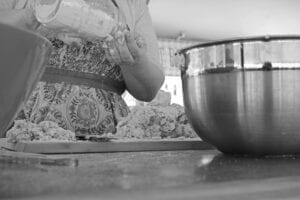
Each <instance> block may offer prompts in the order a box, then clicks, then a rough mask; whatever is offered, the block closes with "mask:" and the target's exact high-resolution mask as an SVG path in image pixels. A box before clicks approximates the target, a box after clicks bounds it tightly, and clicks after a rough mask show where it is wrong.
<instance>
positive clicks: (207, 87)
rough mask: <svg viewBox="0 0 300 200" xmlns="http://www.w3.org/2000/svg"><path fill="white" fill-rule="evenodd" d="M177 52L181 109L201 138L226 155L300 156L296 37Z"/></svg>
mask: <svg viewBox="0 0 300 200" xmlns="http://www.w3.org/2000/svg"><path fill="white" fill-rule="evenodd" d="M179 53H180V54H181V55H183V56H184V62H183V64H182V65H181V79H182V85H183V96H184V105H185V110H186V113H187V116H188V119H189V120H190V122H191V124H192V126H193V127H194V129H195V130H196V132H197V134H198V135H199V136H200V137H201V138H202V139H203V140H205V141H207V142H209V143H211V144H212V145H214V146H216V147H217V148H218V149H219V150H220V151H222V152H224V153H230V154H254V155H282V154H300V36H269V37H250V38H238V39H230V40H223V41H217V42H209V43H205V44H199V45H196V46H193V47H189V48H186V49H183V50H181V51H180V52H179Z"/></svg>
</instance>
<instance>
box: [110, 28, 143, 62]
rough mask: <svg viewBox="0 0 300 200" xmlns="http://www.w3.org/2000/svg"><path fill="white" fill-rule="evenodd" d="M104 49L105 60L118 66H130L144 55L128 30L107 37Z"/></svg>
mask: <svg viewBox="0 0 300 200" xmlns="http://www.w3.org/2000/svg"><path fill="white" fill-rule="evenodd" d="M104 47H105V50H106V56H107V59H108V60H109V61H110V62H112V63H115V64H119V65H121V64H125V65H132V64H134V63H136V62H138V61H139V59H140V58H141V57H143V56H144V55H145V51H144V49H142V48H140V47H138V45H137V43H136V41H135V39H134V37H133V35H132V34H131V33H130V32H129V31H128V30H125V31H124V32H121V31H119V32H118V33H116V34H114V36H109V37H108V38H107V39H106V42H105V46H104Z"/></svg>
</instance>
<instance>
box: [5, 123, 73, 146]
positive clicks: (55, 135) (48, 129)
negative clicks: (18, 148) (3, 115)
mask: <svg viewBox="0 0 300 200" xmlns="http://www.w3.org/2000/svg"><path fill="white" fill-rule="evenodd" d="M6 137H7V138H8V142H11V143H16V142H20V141H57V140H61V141H75V140H76V136H75V133H74V132H72V131H69V130H65V129H63V128H61V127H59V126H58V124H57V123H55V122H52V121H43V122H40V123H39V124H34V123H31V122H28V121H25V120H16V121H15V124H14V126H13V127H12V128H11V129H10V130H9V131H7V134H6Z"/></svg>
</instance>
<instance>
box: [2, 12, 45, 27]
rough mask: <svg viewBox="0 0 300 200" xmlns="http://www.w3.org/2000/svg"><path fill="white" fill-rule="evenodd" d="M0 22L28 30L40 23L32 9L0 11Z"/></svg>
mask: <svg viewBox="0 0 300 200" xmlns="http://www.w3.org/2000/svg"><path fill="white" fill-rule="evenodd" d="M0 22H2V23H5V24H10V25H13V26H17V27H20V28H25V29H29V30H35V29H37V28H38V26H39V25H40V23H39V22H38V21H37V19H36V17H35V15H34V11H33V10H32V9H21V10H6V11H0Z"/></svg>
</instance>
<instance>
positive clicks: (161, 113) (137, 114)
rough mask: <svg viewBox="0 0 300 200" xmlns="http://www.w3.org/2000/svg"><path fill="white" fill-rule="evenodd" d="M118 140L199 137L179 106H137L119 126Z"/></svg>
mask: <svg viewBox="0 0 300 200" xmlns="http://www.w3.org/2000/svg"><path fill="white" fill-rule="evenodd" d="M115 136H116V137H118V138H126V139H130V138H136V139H154V138H155V139H163V138H179V137H182V138H196V137H198V136H197V134H196V133H195V131H194V130H193V128H192V127H191V125H190V124H189V123H188V119H187V117H186V115H185V112H184V108H183V107H182V106H180V105H178V104H172V105H170V106H151V105H147V106H136V107H134V108H133V109H132V110H131V113H130V114H129V115H128V116H127V117H125V118H123V119H122V120H121V121H120V122H119V123H118V125H117V133H116V135H115Z"/></svg>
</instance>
